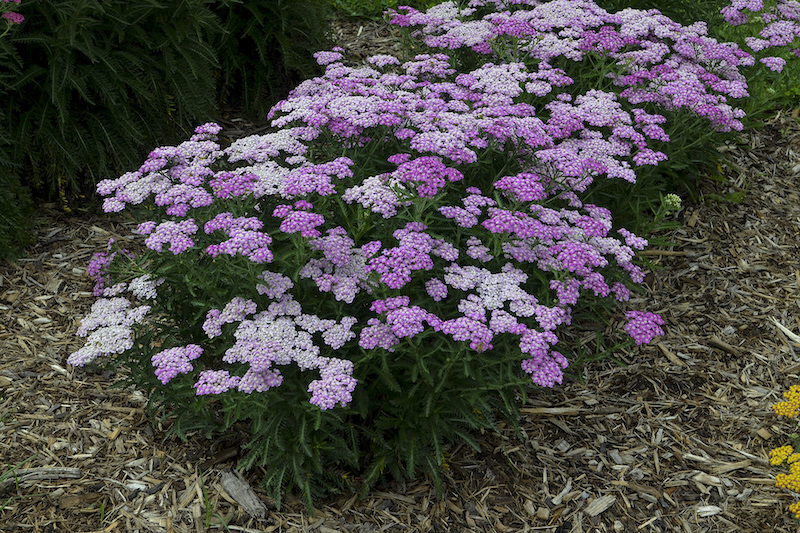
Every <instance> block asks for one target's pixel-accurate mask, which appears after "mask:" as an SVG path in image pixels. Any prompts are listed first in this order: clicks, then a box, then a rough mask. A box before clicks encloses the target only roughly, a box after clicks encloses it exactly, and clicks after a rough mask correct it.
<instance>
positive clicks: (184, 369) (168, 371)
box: [151, 344, 203, 385]
mask: <svg viewBox="0 0 800 533" xmlns="http://www.w3.org/2000/svg"><path fill="white" fill-rule="evenodd" d="M202 354H203V348H202V347H200V346H198V345H196V344H187V345H186V346H178V347H175V348H169V349H167V350H162V351H160V352H158V353H157V354H155V355H154V356H153V357H152V358H151V361H152V363H153V367H154V368H155V374H156V377H157V378H158V379H159V381H161V383H163V384H164V385H166V384H167V383H169V382H170V380H171V379H172V378H174V377H175V376H177V375H178V374H188V373H189V372H191V371H192V370H193V367H192V364H191V361H193V360H195V359H197V358H198V357H200V356H201V355H202Z"/></svg>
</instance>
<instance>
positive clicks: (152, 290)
mask: <svg viewBox="0 0 800 533" xmlns="http://www.w3.org/2000/svg"><path fill="white" fill-rule="evenodd" d="M162 283H164V278H159V279H157V280H153V279H152V277H151V276H150V274H145V275H144V276H139V277H138V278H136V279H134V280H133V281H131V282H130V283H129V284H128V291H130V292H131V293H132V294H133V295H134V296H135V297H136V298H137V299H139V300H154V299H155V298H156V296H158V293H157V288H158V287H159V286H160V285H161V284H162Z"/></svg>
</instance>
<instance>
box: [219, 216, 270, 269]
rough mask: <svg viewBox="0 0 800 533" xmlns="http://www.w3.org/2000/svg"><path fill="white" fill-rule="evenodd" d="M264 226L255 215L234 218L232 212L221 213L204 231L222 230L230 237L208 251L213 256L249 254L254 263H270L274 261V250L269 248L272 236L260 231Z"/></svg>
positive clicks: (248, 256)
mask: <svg viewBox="0 0 800 533" xmlns="http://www.w3.org/2000/svg"><path fill="white" fill-rule="evenodd" d="M263 226H264V223H263V222H261V221H260V220H259V219H257V218H255V217H238V218H234V216H233V215H232V214H231V213H228V212H225V213H220V214H218V215H217V216H215V217H214V218H212V219H211V220H209V221H208V222H206V224H205V226H203V231H205V233H206V234H211V233H214V232H215V231H222V232H224V233H225V234H226V235H227V236H228V237H229V238H228V240H226V241H223V242H221V243H219V244H212V245H210V246H208V247H206V252H208V255H210V256H211V257H216V256H218V255H220V254H226V255H236V254H240V255H244V256H247V258H248V259H250V261H252V262H253V263H269V262H270V261H272V251H271V250H270V249H269V245H270V244H271V243H272V237H270V236H269V234H267V233H263V232H261V231H258V230H260V229H261V228H262V227H263Z"/></svg>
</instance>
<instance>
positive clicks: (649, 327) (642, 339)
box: [625, 311, 664, 344]
mask: <svg viewBox="0 0 800 533" xmlns="http://www.w3.org/2000/svg"><path fill="white" fill-rule="evenodd" d="M625 317H626V318H627V319H628V322H627V323H626V324H625V331H627V332H628V335H630V336H631V337H633V340H634V341H636V344H648V343H650V342H651V341H652V340H653V339H654V338H655V337H657V336H659V335H664V330H663V329H662V328H661V326H663V325H664V319H663V318H662V317H660V316H659V315H657V314H655V313H649V312H644V311H628V312H627V313H625Z"/></svg>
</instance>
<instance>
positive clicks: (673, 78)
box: [391, 0, 794, 164]
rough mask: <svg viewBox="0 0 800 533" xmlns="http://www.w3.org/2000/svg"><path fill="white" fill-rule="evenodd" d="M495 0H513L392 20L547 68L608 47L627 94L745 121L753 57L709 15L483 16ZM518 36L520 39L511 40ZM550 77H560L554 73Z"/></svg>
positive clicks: (569, 6)
mask: <svg viewBox="0 0 800 533" xmlns="http://www.w3.org/2000/svg"><path fill="white" fill-rule="evenodd" d="M492 3H495V4H497V6H496V7H498V8H500V5H501V4H503V3H501V2H492V1H489V0H473V1H472V2H470V9H458V8H456V7H455V5H454V4H453V3H452V2H445V3H444V4H440V5H439V6H436V7H435V8H432V9H429V10H428V11H427V12H426V13H420V12H419V11H417V10H415V9H413V8H409V7H401V8H399V10H400V11H393V12H392V14H393V17H392V19H391V22H392V23H394V24H397V25H400V26H405V27H409V28H412V29H414V32H413V33H412V36H414V37H417V38H420V39H422V40H423V41H424V42H425V43H426V44H427V45H428V46H430V47H432V48H445V49H450V50H454V49H458V48H462V47H463V48H469V49H472V50H473V51H475V52H477V53H479V54H484V55H486V56H487V57H488V58H489V59H490V60H503V61H507V62H511V61H514V60H513V59H510V58H506V57H504V55H503V54H504V50H507V49H509V48H511V49H514V50H515V51H516V52H517V54H519V53H520V52H521V53H524V54H526V55H527V56H528V57H529V58H530V59H533V60H537V61H536V64H537V67H536V68H537V69H538V70H539V72H549V71H551V70H552V66H551V63H552V62H553V61H554V60H555V59H556V58H559V57H565V58H567V59H570V60H573V61H582V60H583V59H584V58H585V57H586V56H587V55H588V54H590V53H596V54H601V55H603V56H606V57H608V58H610V59H612V60H615V61H616V64H617V66H618V67H619V70H618V71H616V72H612V73H611V76H612V77H613V78H614V80H615V83H616V84H617V85H618V86H620V87H621V88H623V89H624V90H623V91H622V93H621V95H620V96H621V97H622V98H625V99H628V100H629V101H630V102H632V103H634V104H636V103H641V102H655V103H657V104H659V105H661V106H664V107H665V108H667V109H674V108H686V109H690V110H692V111H694V112H695V113H697V114H698V115H699V116H703V117H706V118H707V119H708V120H709V121H710V122H711V123H712V124H713V125H714V126H715V127H716V128H717V129H719V130H720V131H730V130H731V129H734V130H741V128H742V123H741V121H740V120H739V119H740V118H741V117H742V116H743V112H742V111H741V110H738V109H733V108H732V107H731V106H730V105H729V104H728V99H729V98H741V97H743V96H747V84H746V81H745V79H744V77H743V76H742V75H741V74H740V73H739V71H738V68H739V67H740V66H748V65H752V64H753V58H752V57H751V56H750V55H749V54H747V53H746V52H744V51H742V50H740V49H739V48H738V47H736V46H735V45H730V44H728V43H719V42H717V41H715V40H714V39H712V38H710V37H708V35H707V28H706V26H705V23H696V24H693V25H691V26H681V25H680V24H678V23H676V22H674V21H672V20H671V19H669V18H668V17H665V16H663V15H661V14H660V13H658V11H655V10H651V11H640V10H636V9H625V10H622V11H620V12H618V13H613V14H612V13H608V12H606V11H605V10H603V9H602V8H600V7H599V6H597V4H595V3H594V2H593V1H591V0H552V1H550V2H538V1H534V0H524V1H519V2H514V4H515V8H514V9H508V8H507V6H505V5H503V7H505V9H498V10H497V11H491V12H489V14H487V15H485V16H484V17H483V18H481V19H473V17H472V16H473V15H474V14H475V13H476V10H475V9H474V8H478V7H482V6H486V5H490V4H492ZM786 3H789V2H786ZM760 4H761V2H751V1H749V0H734V1H733V7H729V8H726V9H727V11H725V10H723V13H727V15H726V16H729V20H734V19H736V20H740V19H741V13H740V12H741V10H742V9H749V8H752V7H756V8H757V9H761V5H760ZM737 17H738V18H737ZM792 31H793V28H789V27H775V28H774V29H772V33H771V34H769V35H767V36H766V37H767V38H771V39H772V42H773V44H774V45H777V46H779V44H777V43H783V44H787V42H790V41H791V39H789V36H790V35H794V34H793V33H792ZM787 39H789V40H788V41H787ZM511 41H513V42H514V43H515V45H516V46H511V45H509V44H508V43H510V42H511ZM503 44H505V45H506V46H503ZM517 57H518V56H517ZM518 60H519V59H516V61H518ZM772 65H775V63H772ZM547 83H549V84H550V85H554V83H553V81H552V80H550V81H548V82H547ZM501 85H502V86H503V87H505V84H501ZM526 90H528V91H529V92H531V93H533V94H536V95H537V96H541V95H543V94H545V93H544V92H543V91H547V87H546V86H539V87H537V86H536V85H535V84H533V83H531V84H529V85H528V86H527V87H526ZM657 157H658V156H657V155H655V154H645V155H643V156H640V157H639V158H638V159H639V162H640V164H654V162H656V161H657Z"/></svg>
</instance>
